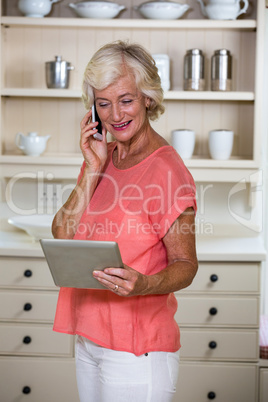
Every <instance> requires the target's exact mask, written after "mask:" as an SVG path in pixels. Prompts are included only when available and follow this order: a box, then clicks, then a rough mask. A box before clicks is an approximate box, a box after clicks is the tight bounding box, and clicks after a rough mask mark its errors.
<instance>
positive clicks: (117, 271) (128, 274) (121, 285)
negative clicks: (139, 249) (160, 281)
mask: <svg viewBox="0 0 268 402" xmlns="http://www.w3.org/2000/svg"><path fill="white" fill-rule="evenodd" d="M93 276H94V278H96V279H97V280H98V281H99V282H100V283H101V284H102V285H104V286H105V287H107V289H109V290H111V291H113V292H114V293H116V294H118V295H120V296H125V297H129V296H139V295H143V294H145V293H146V289H147V284H148V280H147V276H146V275H143V274H141V273H140V272H138V271H136V270H135V269H133V268H130V267H129V266H127V265H125V264H124V268H105V269H104V271H94V272H93Z"/></svg>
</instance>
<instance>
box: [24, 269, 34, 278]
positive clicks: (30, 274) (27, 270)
mask: <svg viewBox="0 0 268 402" xmlns="http://www.w3.org/2000/svg"><path fill="white" fill-rule="evenodd" d="M32 274H33V273H32V271H31V270H30V269H26V270H25V271H24V276H26V278H30V277H31V276H32Z"/></svg>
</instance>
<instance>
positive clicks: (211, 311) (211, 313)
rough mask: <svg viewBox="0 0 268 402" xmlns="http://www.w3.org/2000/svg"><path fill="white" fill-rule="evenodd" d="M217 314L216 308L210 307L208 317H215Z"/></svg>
mask: <svg viewBox="0 0 268 402" xmlns="http://www.w3.org/2000/svg"><path fill="white" fill-rule="evenodd" d="M217 313H218V310H217V309H216V307H211V309H210V310H209V314H210V315H216V314H217Z"/></svg>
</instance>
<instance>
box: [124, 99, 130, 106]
mask: <svg viewBox="0 0 268 402" xmlns="http://www.w3.org/2000/svg"><path fill="white" fill-rule="evenodd" d="M131 102H132V99H124V100H122V104H123V105H129V104H130V103H131Z"/></svg>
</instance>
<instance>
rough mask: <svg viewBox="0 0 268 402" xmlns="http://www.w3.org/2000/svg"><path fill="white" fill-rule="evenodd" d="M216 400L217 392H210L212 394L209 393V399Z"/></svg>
mask: <svg viewBox="0 0 268 402" xmlns="http://www.w3.org/2000/svg"><path fill="white" fill-rule="evenodd" d="M215 398H216V394H215V392H213V391H210V392H209V393H208V399H215Z"/></svg>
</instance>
